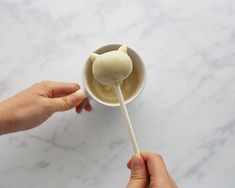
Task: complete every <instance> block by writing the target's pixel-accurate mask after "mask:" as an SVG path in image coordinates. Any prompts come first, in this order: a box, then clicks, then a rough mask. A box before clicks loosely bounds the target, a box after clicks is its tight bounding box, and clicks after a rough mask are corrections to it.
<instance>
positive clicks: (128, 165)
mask: <svg viewBox="0 0 235 188" xmlns="http://www.w3.org/2000/svg"><path fill="white" fill-rule="evenodd" d="M126 166H127V168H129V169H131V159H130V160H129V161H128V163H127V165H126Z"/></svg>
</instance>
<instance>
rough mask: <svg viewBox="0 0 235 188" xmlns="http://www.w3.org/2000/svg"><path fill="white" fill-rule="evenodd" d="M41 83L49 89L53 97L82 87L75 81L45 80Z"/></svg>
mask: <svg viewBox="0 0 235 188" xmlns="http://www.w3.org/2000/svg"><path fill="white" fill-rule="evenodd" d="M41 84H42V85H43V86H44V87H46V88H47V89H48V90H49V91H48V92H49V95H50V97H51V98H54V97H61V96H64V95H68V94H71V93H73V92H75V91H77V90H78V89H80V86H79V85H78V84H75V83H67V82H55V81H43V82H41Z"/></svg>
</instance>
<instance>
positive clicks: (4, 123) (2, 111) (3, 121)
mask: <svg viewBox="0 0 235 188" xmlns="http://www.w3.org/2000/svg"><path fill="white" fill-rule="evenodd" d="M13 119H14V118H13V115H12V114H11V113H10V110H9V106H8V105H7V104H6V103H5V102H0V135H3V134H7V133H11V132H14V130H13V127H14V126H13V125H14V121H13Z"/></svg>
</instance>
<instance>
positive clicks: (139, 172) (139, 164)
mask: <svg viewBox="0 0 235 188" xmlns="http://www.w3.org/2000/svg"><path fill="white" fill-rule="evenodd" d="M146 184H147V170H146V166H145V162H144V160H143V158H142V157H140V156H139V155H134V156H133V157H132V158H131V177H130V181H129V183H128V185H127V188H145V187H146Z"/></svg>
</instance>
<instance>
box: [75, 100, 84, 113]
mask: <svg viewBox="0 0 235 188" xmlns="http://www.w3.org/2000/svg"><path fill="white" fill-rule="evenodd" d="M82 108H83V102H82V103H81V104H79V105H78V106H76V112H77V113H78V114H79V113H81V111H82Z"/></svg>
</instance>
